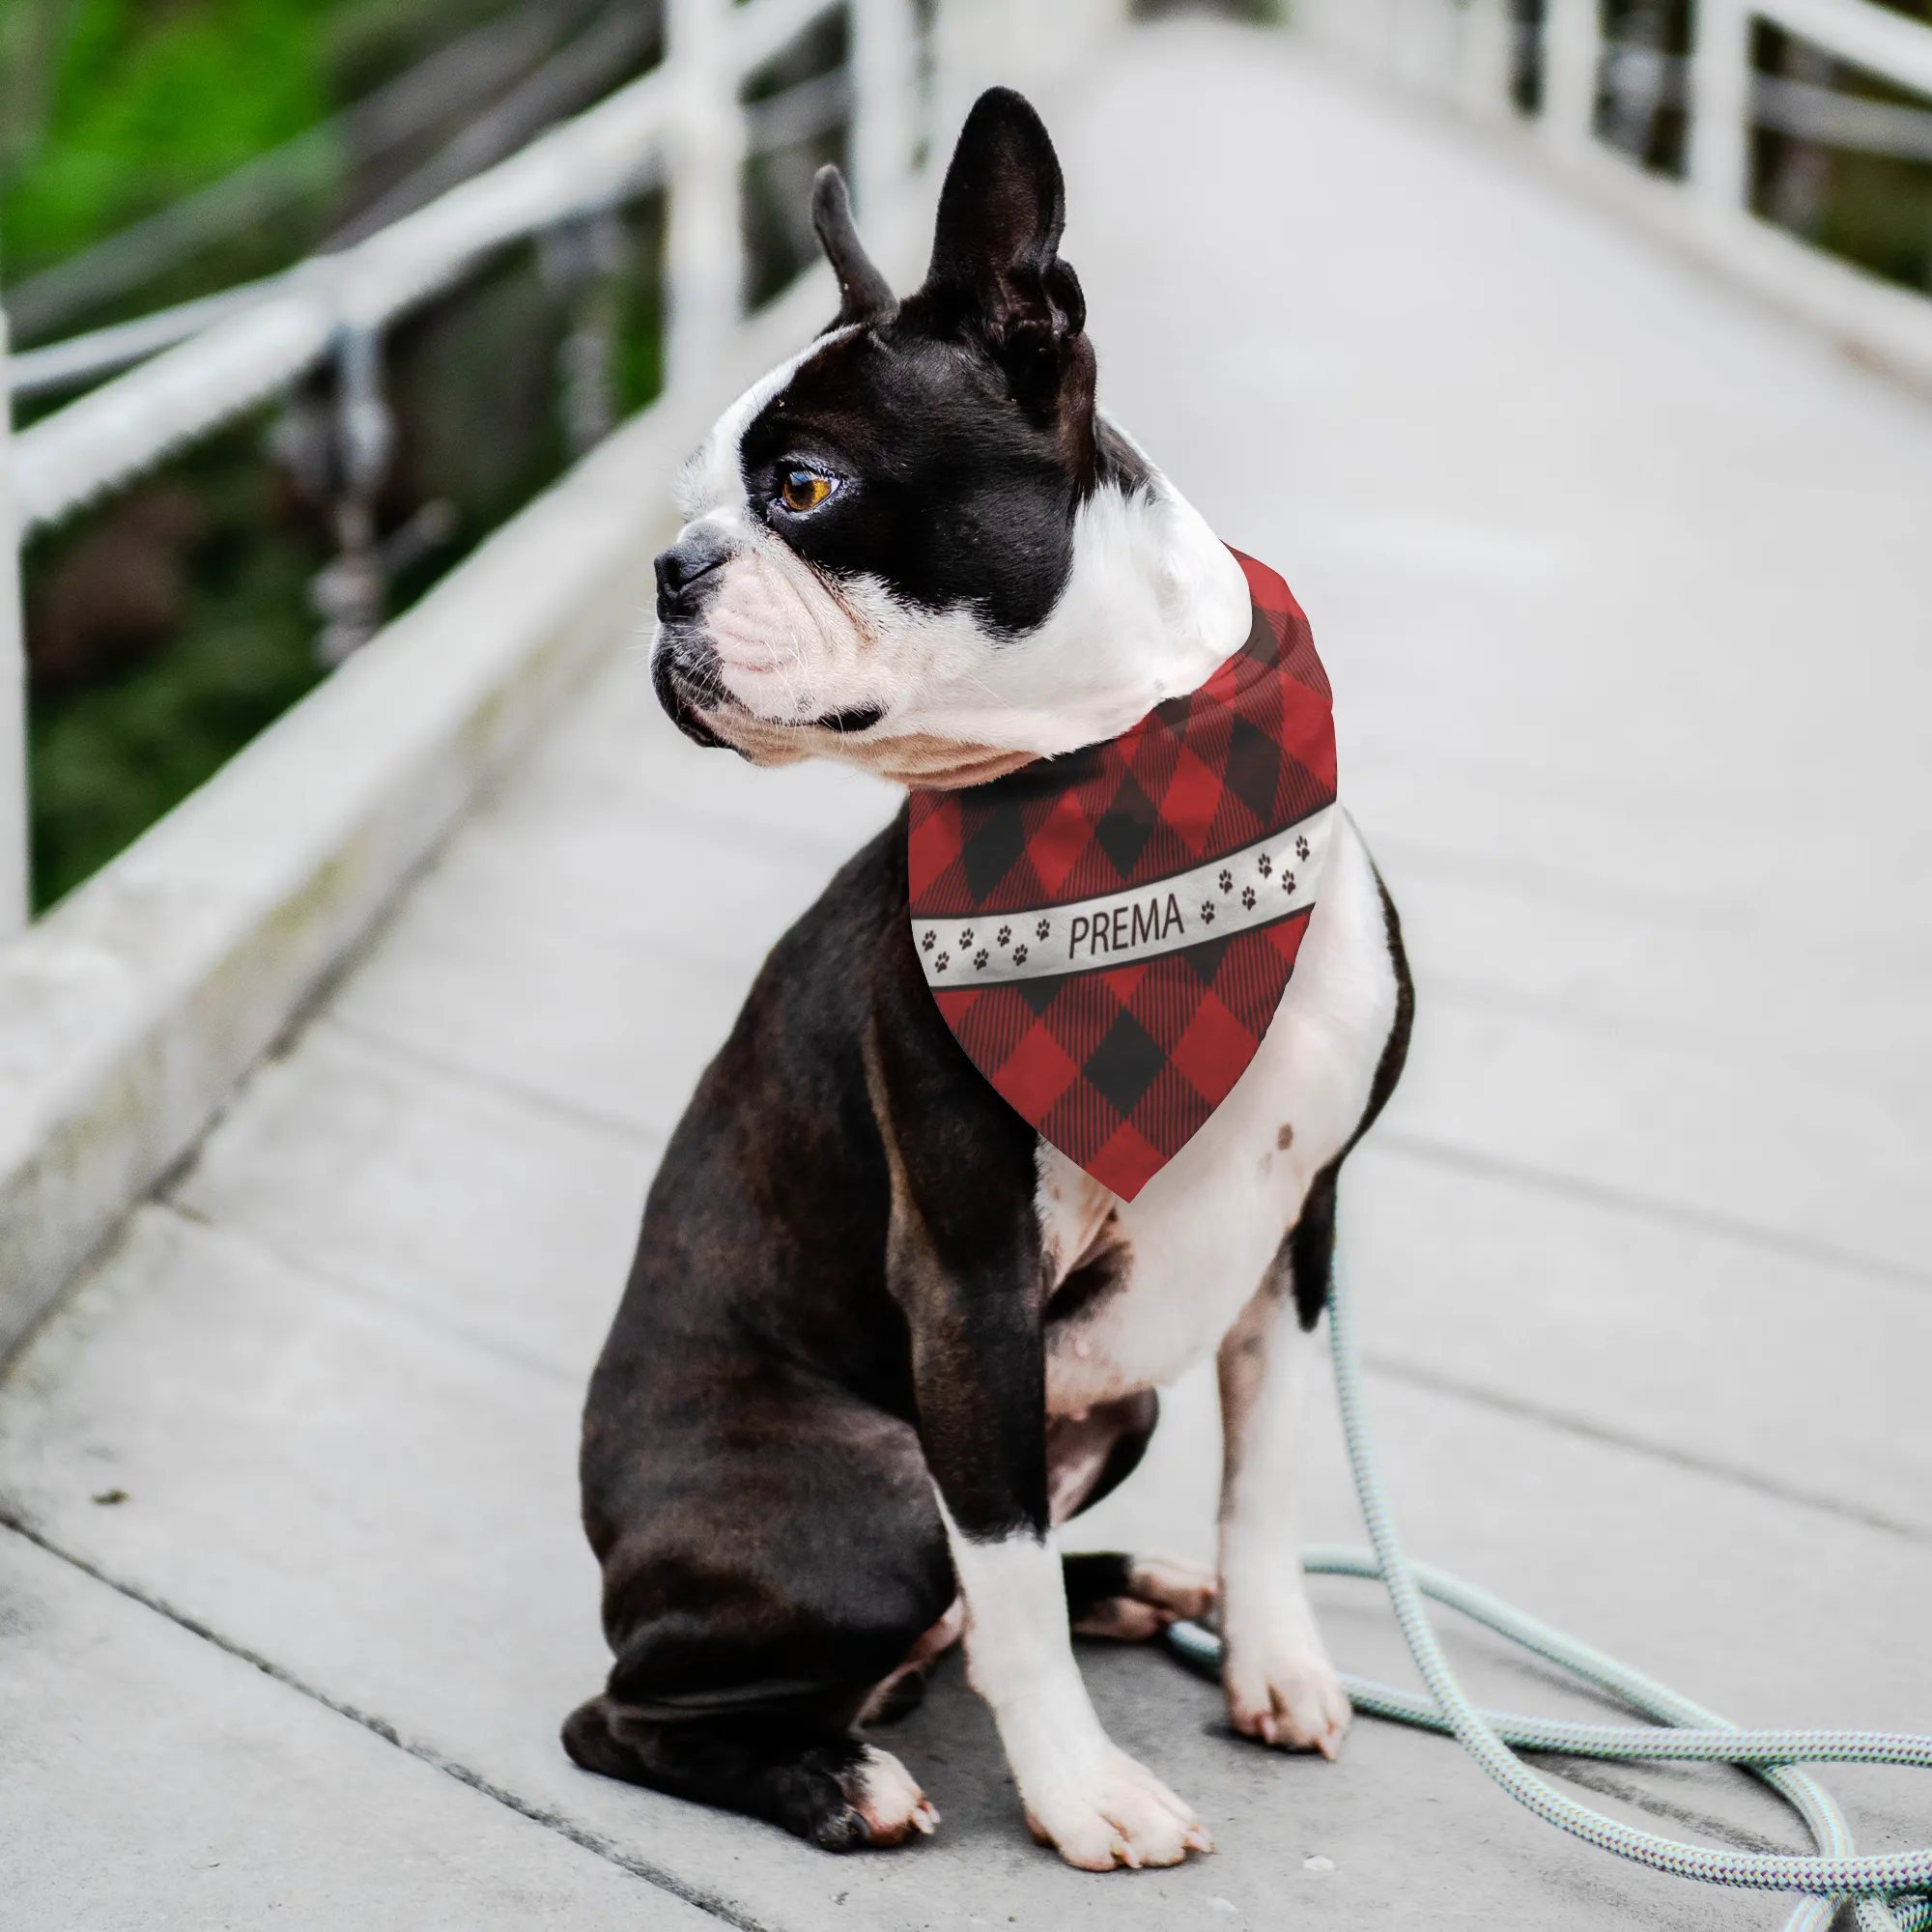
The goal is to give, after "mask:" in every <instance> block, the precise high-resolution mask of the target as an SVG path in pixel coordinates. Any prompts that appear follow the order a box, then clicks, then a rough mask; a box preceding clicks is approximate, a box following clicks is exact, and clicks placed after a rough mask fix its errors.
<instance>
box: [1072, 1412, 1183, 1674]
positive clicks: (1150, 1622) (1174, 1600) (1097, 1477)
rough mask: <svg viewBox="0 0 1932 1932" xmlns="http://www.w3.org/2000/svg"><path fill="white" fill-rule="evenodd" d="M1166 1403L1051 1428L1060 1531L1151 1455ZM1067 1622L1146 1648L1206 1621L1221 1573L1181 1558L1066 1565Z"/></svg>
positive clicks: (1117, 1557) (1103, 1556)
mask: <svg viewBox="0 0 1932 1932" xmlns="http://www.w3.org/2000/svg"><path fill="white" fill-rule="evenodd" d="M1159 1419H1160V1401H1159V1398H1158V1397H1157V1396H1156V1395H1155V1394H1154V1392H1153V1390H1152V1389H1142V1390H1140V1391H1138V1392H1137V1393H1136V1394H1133V1395H1129V1396H1122V1398H1121V1399H1120V1400H1119V1401H1118V1402H1107V1403H1096V1404H1095V1405H1094V1406H1093V1407H1092V1408H1089V1409H1085V1410H1083V1411H1082V1412H1081V1413H1080V1414H1078V1415H1056V1416H1053V1417H1051V1418H1050V1419H1049V1420H1048V1422H1047V1425H1046V1467H1047V1477H1046V1480H1047V1494H1048V1498H1049V1501H1050V1503H1051V1506H1052V1510H1053V1520H1054V1521H1055V1522H1056V1523H1061V1522H1065V1521H1066V1520H1067V1519H1068V1518H1070V1517H1076V1516H1078V1515H1079V1514H1080V1513H1081V1512H1082V1511H1083V1510H1089V1509H1092V1508H1093V1507H1094V1504H1095V1503H1097V1502H1098V1501H1100V1500H1101V1498H1102V1497H1104V1496H1107V1495H1110V1494H1111V1493H1112V1492H1114V1491H1115V1490H1117V1489H1119V1488H1120V1486H1121V1485H1122V1483H1123V1482H1125V1481H1126V1479H1127V1478H1128V1477H1129V1476H1130V1475H1132V1474H1133V1472H1134V1470H1135V1469H1136V1468H1137V1467H1138V1466H1139V1465H1140V1460H1141V1458H1142V1457H1143V1456H1144V1455H1146V1454H1147V1446H1148V1443H1149V1441H1150V1440H1151V1437H1152V1435H1153V1431H1154V1424H1155V1423H1156V1422H1158V1421H1159ZM1061 1568H1062V1571H1063V1573H1064V1575H1065V1579H1066V1614H1067V1618H1068V1620H1069V1621H1070V1622H1071V1624H1072V1626H1073V1630H1074V1634H1076V1635H1078V1636H1100V1637H1111V1638H1113V1639H1114V1640H1115V1641H1116V1642H1120V1643H1143V1642H1145V1641H1146V1640H1147V1639H1148V1638H1149V1637H1151V1636H1158V1635H1159V1634H1160V1633H1161V1632H1162V1631H1164V1630H1165V1629H1166V1628H1167V1627H1168V1625H1169V1624H1171V1623H1173V1622H1174V1621H1175V1619H1176V1618H1177V1617H1198V1616H1202V1615H1204V1614H1206V1612H1207V1611H1208V1608H1209V1607H1210V1606H1211V1605H1212V1604H1213V1602H1214V1573H1213V1571H1211V1570H1210V1569H1208V1567H1207V1566H1206V1565H1205V1564H1201V1563H1189V1562H1187V1561H1185V1560H1184V1559H1183V1558H1181V1557H1179V1556H1126V1555H1122V1553H1121V1552H1119V1551H1118V1550H1107V1551H1102V1552H1094V1553H1090V1554H1086V1555H1075V1556H1066V1557H1063V1558H1062V1559H1061Z"/></svg>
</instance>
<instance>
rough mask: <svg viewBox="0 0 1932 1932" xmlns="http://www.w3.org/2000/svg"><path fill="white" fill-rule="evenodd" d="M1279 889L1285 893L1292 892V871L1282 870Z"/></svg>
mask: <svg viewBox="0 0 1932 1932" xmlns="http://www.w3.org/2000/svg"><path fill="white" fill-rule="evenodd" d="M1281 889H1282V891H1283V892H1285V893H1292V892H1293V890H1294V874H1293V872H1284V873H1283V874H1282V875H1281Z"/></svg>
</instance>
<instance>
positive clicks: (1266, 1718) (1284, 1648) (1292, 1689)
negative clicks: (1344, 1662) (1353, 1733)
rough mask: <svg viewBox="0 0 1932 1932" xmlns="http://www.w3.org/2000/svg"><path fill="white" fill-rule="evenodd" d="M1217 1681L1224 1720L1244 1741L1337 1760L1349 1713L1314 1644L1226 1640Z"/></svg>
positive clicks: (1296, 1639)
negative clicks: (1223, 1699)
mask: <svg viewBox="0 0 1932 1932" xmlns="http://www.w3.org/2000/svg"><path fill="white" fill-rule="evenodd" d="M1221 1679H1222V1683H1223V1685H1224V1686H1225V1688H1226V1690H1227V1692H1228V1715H1229V1717H1230V1718H1232V1719H1234V1724H1235V1728H1236V1730H1237V1731H1239V1732H1240V1733H1241V1735H1242V1736H1243V1737H1249V1738H1259V1739H1260V1740H1261V1741H1262V1742H1263V1743H1264V1744H1267V1745H1278V1746H1280V1747H1282V1748H1283V1749H1284V1750H1319V1751H1320V1752H1321V1755H1322V1756H1323V1757H1325V1758H1337V1757H1340V1756H1341V1754H1342V1740H1343V1739H1344V1738H1346V1737H1347V1736H1348V1734H1349V1725H1350V1720H1351V1719H1353V1717H1354V1711H1353V1709H1352V1707H1351V1706H1350V1703H1349V1693H1348V1692H1347V1691H1346V1690H1343V1689H1342V1680H1341V1678H1340V1677H1339V1676H1337V1675H1336V1672H1335V1666H1334V1665H1333V1664H1332V1663H1330V1662H1328V1658H1327V1656H1326V1654H1325V1653H1324V1652H1323V1651H1322V1649H1321V1645H1320V1643H1319V1642H1311V1641H1309V1640H1308V1639H1307V1638H1305V1637H1291V1636H1280V1637H1276V1638H1273V1639H1267V1638H1263V1639H1262V1640H1261V1641H1259V1642H1253V1641H1250V1642H1245V1643H1244V1642H1239V1641H1234V1640H1231V1641H1230V1642H1229V1644H1228V1648H1227V1653H1226V1659H1225V1662H1223V1665H1222V1670H1221Z"/></svg>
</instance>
